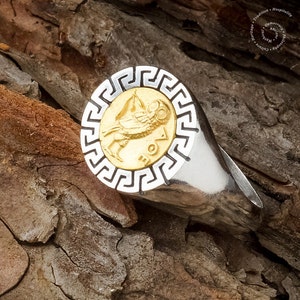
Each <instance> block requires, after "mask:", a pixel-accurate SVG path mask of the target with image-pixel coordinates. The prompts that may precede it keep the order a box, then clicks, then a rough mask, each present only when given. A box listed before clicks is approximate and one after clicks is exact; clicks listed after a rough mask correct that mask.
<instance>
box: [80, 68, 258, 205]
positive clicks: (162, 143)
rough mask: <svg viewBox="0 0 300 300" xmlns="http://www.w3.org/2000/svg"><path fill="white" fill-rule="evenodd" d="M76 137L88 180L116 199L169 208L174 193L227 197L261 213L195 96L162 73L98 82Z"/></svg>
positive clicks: (136, 72)
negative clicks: (156, 203)
mask: <svg viewBox="0 0 300 300" xmlns="http://www.w3.org/2000/svg"><path fill="white" fill-rule="evenodd" d="M80 138H81V147H82V151H83V153H84V157H85V160H86V163H87V165H88V167H89V168H90V170H91V171H92V172H93V174H94V175H95V176H97V178H98V179H99V180H100V181H101V182H103V183H104V184H106V185H107V186H109V187H111V188H113V189H116V190H118V191H120V192H122V193H129V194H132V195H140V196H142V197H143V198H145V199H150V200H153V201H160V199H161V200H162V202H166V203H172V197H174V195H177V196H178V195H179V196H180V197H186V194H190V195H192V197H200V198H201V197H202V198H203V197H209V198H210V199H214V198H216V197H222V195H223V194H224V193H226V192H230V193H235V194H239V195H240V196H241V197H244V198H245V199H248V200H249V201H250V202H251V203H252V204H253V205H254V206H255V207H258V208H260V209H261V208H262V207H263V203H262V201H261V199H260V197H259V196H258V194H257V193H256V191H255V190H254V188H253V187H252V186H251V184H250V183H249V181H248V180H247V178H246V176H245V175H244V174H243V173H242V171H241V170H240V169H239V168H238V167H237V165H236V164H235V163H234V162H233V160H232V159H231V158H230V157H229V155H228V154H227V153H226V152H225V151H224V150H223V149H222V148H221V147H220V146H219V145H218V144H217V143H216V141H215V137H214V135H213V132H212V130H211V128H210V125H209V123H208V121H207V118H206V116H205V114H204V112H203V110H202V108H201V107H200V105H199V103H198V102H197V100H196V99H195V97H194V96H193V95H192V93H191V92H190V91H189V90H188V88H187V87H186V86H185V85H184V84H183V83H182V82H181V81H180V80H179V79H178V78H176V77H175V76H174V75H172V74H171V73H169V72H167V71H165V70H163V69H160V68H157V67H153V66H136V67H130V68H126V69H124V70H121V71H119V72H117V73H115V74H113V75H112V76H111V77H109V78H108V79H106V80H105V81H104V82H103V83H101V84H100V85H99V86H98V88H97V89H96V90H95V91H94V93H93V94H92V96H91V100H90V101H89V102H88V103H87V106H86V108H85V110H84V113H83V117H82V128H81V137H80ZM175 191H176V193H175ZM173 200H174V199H173ZM186 201H188V200H186Z"/></svg>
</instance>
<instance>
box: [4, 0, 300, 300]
mask: <svg viewBox="0 0 300 300" xmlns="http://www.w3.org/2000/svg"><path fill="white" fill-rule="evenodd" d="M269 5H270V4H269V2H267V1H254V2H251V3H248V2H247V1H236V2H234V3H233V2H229V1H225V0H224V1H203V0H195V1H184V0H178V1H169V0H159V1H151V0H142V1H139V0H124V1H115V0H113V1H92V0H87V1H81V0H71V1H56V0H55V1H54V0H53V1H42V0H36V1H31V0H20V1H8V0H0V24H2V25H3V26H1V28H0V52H1V53H0V65H1V67H0V83H1V84H2V85H0V108H1V109H0V150H1V152H0V173H1V183H0V224H1V226H0V232H1V234H0V253H1V256H0V295H2V296H1V299H5V300H11V299H251V300H252V299H274V298H275V299H276V297H277V299H298V298H299V294H300V289H299V286H300V280H299V276H300V273H299V272H300V260H299V259H300V221H299V217H300V148H299V147H300V127H299V121H300V90H299V75H300V64H299V57H300V47H299V44H300V43H299V41H300V30H299V29H300V28H299V19H300V13H299V9H298V4H297V1H290V2H289V3H286V2H283V1H275V2H272V4H271V5H272V7H270V6H269ZM274 8H277V10H274ZM278 9H280V10H278ZM266 10H268V11H266ZM267 22H273V23H279V24H281V25H282V27H283V28H284V29H285V32H284V35H283V37H284V39H283V42H282V45H281V46H280V47H278V48H276V45H278V43H277V44H276V39H275V37H276V36H275V35H274V32H273V31H272V30H270V29H267V30H266V33H265V39H264V38H262V37H259V34H260V32H261V29H263V26H264V24H266V23H267ZM274 26H275V25H274ZM251 32H252V36H251ZM268 40H269V41H271V42H268ZM279 42H280V41H279ZM275 48H276V49H275ZM272 49H273V50H272ZM143 64H144V65H155V66H159V67H162V68H165V69H166V70H168V71H170V72H171V73H173V74H174V75H175V76H177V77H178V78H180V79H181V80H182V81H183V82H185V83H186V84H187V85H188V87H189V88H190V89H191V90H192V92H193V93H194V94H195V96H196V97H197V99H198V100H199V102H200V103H201V105H202V107H203V109H204V111H205V113H206V115H207V117H208V119H209V122H210V124H211V125H212V128H213V130H214V133H215V135H216V137H217V140H218V143H219V144H220V145H221V146H222V147H223V148H224V149H225V150H226V151H227V152H228V153H229V154H230V155H231V156H232V157H233V158H234V159H235V160H236V161H237V162H238V163H239V165H240V167H241V168H242V170H243V171H244V172H245V174H246V175H247V176H248V177H249V178H250V179H252V181H253V182H254V184H255V187H256V189H257V190H258V191H259V193H260V195H261V197H262V199H263V201H264V204H265V208H264V210H263V216H262V221H261V224H260V226H259V227H258V228H257V229H256V230H255V231H254V232H248V233H246V234H244V235H243V237H242V240H240V239H237V238H236V237H234V236H233V235H232V232H231V233H226V232H225V233H224V232H220V231H219V230H217V228H214V226H213V225H212V224H213V223H214V222H211V223H209V224H210V226H207V225H204V224H203V223H206V224H207V223H208V222H206V221H205V219H204V218H201V212H199V215H200V216H199V219H198V221H199V222H200V223H191V222H189V221H188V220H187V219H184V218H179V217H177V216H174V215H171V214H168V213H165V212H162V211H160V210H157V209H156V208H151V207H149V206H148V205H146V204H142V203H139V202H137V203H136V208H137V211H135V208H134V206H133V202H132V200H131V199H128V198H124V197H121V196H120V195H119V194H117V193H116V192H114V191H111V190H109V189H108V188H105V187H104V186H103V185H101V184H100V183H99V182H98V181H97V179H96V178H94V176H93V175H92V174H91V173H90V172H89V170H88V169H87V167H86V165H85V163H84V161H83V157H82V154H81V150H80V145H79V125H78V121H79V120H80V118H81V115H82V112H83V109H84V107H85V104H86V102H87V101H88V99H89V97H90V95H91V93H92V91H93V90H94V89H95V88H96V87H97V85H98V84H99V83H101V82H102V81H103V80H104V79H105V78H106V77H107V76H109V75H111V74H113V73H114V72H116V71H118V70H120V69H122V68H125V67H128V66H132V65H143ZM3 85H4V86H6V88H5V87H4V86H3ZM7 88H8V89H10V90H14V91H15V92H17V93H15V92H11V91H9V90H8V89H7ZM20 94H23V95H24V96H22V95H20ZM28 97H30V98H35V99H29V98H28ZM38 99H40V100H42V102H45V103H46V104H45V103H42V102H41V101H40V100H38ZM49 104H50V105H51V106H52V107H50V106H49ZM68 114H70V115H71V116H72V117H73V118H70V117H69V115H68ZM168 207H169V208H170V206H169V204H166V207H165V208H166V209H167V210H168ZM169 210H170V209H169ZM137 215H138V216H139V221H138V222H137ZM232 216H233V220H234V212H233V215H232ZM213 217H214V218H216V220H218V214H217V213H216V214H215V215H214V216H213ZM136 222H137V223H136ZM118 224H121V225H122V227H129V226H132V225H133V224H135V225H134V226H133V227H131V228H130V229H124V228H121V227H120V225H118ZM28 258H29V259H28Z"/></svg>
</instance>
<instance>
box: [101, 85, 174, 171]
mask: <svg viewBox="0 0 300 300" xmlns="http://www.w3.org/2000/svg"><path fill="white" fill-rule="evenodd" d="M176 119H177V118H176V113H175V110H174V108H173V105H172V103H171V102H170V100H169V99H168V98H167V97H166V96H165V95H164V94H163V93H161V92H159V91H157V90H155V89H152V88H146V87H136V88H132V89H129V90H127V91H125V92H123V93H121V94H120V95H119V96H118V97H116V98H115V99H114V101H113V102H112V103H111V105H110V106H109V107H108V108H107V109H106V111H105V112H104V115H103V118H102V120H101V125H100V143H101V148H102V149H103V151H104V154H105V156H106V157H107V158H108V159H109V161H110V162H111V163H112V164H113V165H115V166H116V167H118V168H121V169H125V170H139V169H143V168H145V167H147V166H150V165H152V164H153V163H155V162H156V161H158V160H159V159H160V158H161V157H162V156H163V155H164V154H165V153H166V152H167V150H168V149H169V147H170V145H171V143H172V141H173V139H174V137H175V132H176Z"/></svg>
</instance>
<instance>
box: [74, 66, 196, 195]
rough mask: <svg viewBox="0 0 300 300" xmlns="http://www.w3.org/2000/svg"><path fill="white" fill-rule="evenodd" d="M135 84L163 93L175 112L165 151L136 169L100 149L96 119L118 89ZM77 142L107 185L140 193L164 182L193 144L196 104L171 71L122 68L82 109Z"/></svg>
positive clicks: (170, 176)
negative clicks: (173, 133) (172, 135)
mask: <svg viewBox="0 0 300 300" xmlns="http://www.w3.org/2000/svg"><path fill="white" fill-rule="evenodd" d="M135 87H149V88H154V89H156V90H158V91H160V92H161V93H163V94H165V95H166V97H167V98H168V99H170V101H171V102H172V104H173V107H174V109H175V112H176V115H177V126H176V136H175V138H174V140H173V142H172V144H171V146H170V147H169V149H168V151H167V153H166V154H165V155H164V156H162V157H161V158H160V159H159V160H158V161H157V162H155V163H154V164H153V165H151V166H149V167H146V168H144V169H140V170H124V169H120V168H117V167H115V166H114V165H113V164H112V163H111V162H110V161H109V160H108V158H107V157H106V156H105V154H104V153H103V151H102V148H101V144H100V140H99V129H100V122H101V119H102V117H103V114H104V112H105V110H106V109H107V108H108V107H109V106H110V104H111V103H112V101H114V99H115V98H116V97H117V96H118V95H120V94H121V93H122V92H124V91H126V90H129V89H132V88H135ZM81 125H82V127H81V132H80V142H81V148H82V151H83V153H84V158H85V161H86V163H87V165H88V167H89V168H90V170H91V171H92V172H93V174H95V175H96V176H97V178H98V179H99V180H100V181H102V182H103V183H104V184H106V185H107V186H109V187H111V188H114V189H116V190H118V191H120V192H125V193H137V192H139V193H142V192H144V191H148V190H152V189H154V188H156V187H158V186H160V185H163V184H168V183H169V180H170V179H171V178H172V177H173V176H174V175H175V174H176V172H178V170H179V169H180V168H181V166H182V165H183V164H184V162H185V161H188V160H189V154H190V151H191V149H192V147H193V143H194V139H195V135H196V133H197V132H198V131H199V127H198V125H197V114H196V108H195V106H194V103H193V99H192V96H191V94H190V93H189V91H188V90H187V88H186V87H185V86H184V84H183V83H182V82H181V81H179V80H178V79H177V78H176V77H175V76H174V75H172V74H171V73H169V72H167V71H165V70H163V69H160V68H157V67H152V66H137V67H130V68H126V69H123V70H121V71H119V72H117V73H115V74H113V75H112V76H111V77H109V78H108V79H106V80H105V81H104V82H103V83H101V84H100V85H99V86H98V88H97V89H96V90H95V91H94V93H93V94H92V96H91V100H90V101H89V102H88V103H87V105H86V108H85V110H84V113H83V117H82V122H81Z"/></svg>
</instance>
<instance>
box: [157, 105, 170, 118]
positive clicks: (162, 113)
mask: <svg viewBox="0 0 300 300" xmlns="http://www.w3.org/2000/svg"><path fill="white" fill-rule="evenodd" d="M155 115H156V118H157V119H158V120H159V121H164V120H165V119H166V118H167V116H168V112H167V110H166V108H165V107H161V108H159V109H158V110H157V112H156V114H155Z"/></svg>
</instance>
